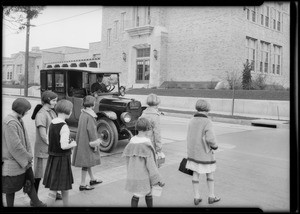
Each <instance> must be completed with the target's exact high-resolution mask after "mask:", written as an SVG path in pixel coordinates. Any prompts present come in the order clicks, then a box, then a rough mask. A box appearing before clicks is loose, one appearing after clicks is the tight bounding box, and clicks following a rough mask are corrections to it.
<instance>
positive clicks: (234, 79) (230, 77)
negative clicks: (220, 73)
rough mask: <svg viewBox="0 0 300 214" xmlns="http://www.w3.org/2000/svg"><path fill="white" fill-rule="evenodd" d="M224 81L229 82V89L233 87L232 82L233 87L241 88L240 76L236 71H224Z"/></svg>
mask: <svg viewBox="0 0 300 214" xmlns="http://www.w3.org/2000/svg"><path fill="white" fill-rule="evenodd" d="M225 73H226V81H227V82H228V84H229V89H233V84H234V89H240V88H241V76H240V75H239V73H238V72H234V71H231V72H228V71H226V72H225Z"/></svg>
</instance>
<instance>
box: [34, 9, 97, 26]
mask: <svg viewBox="0 0 300 214" xmlns="http://www.w3.org/2000/svg"><path fill="white" fill-rule="evenodd" d="M98 10H101V9H97V10H93V11H89V12H85V13H81V14H77V15H74V16H70V17H67V18H63V19H58V20H55V21H52V22H48V23H44V24H40V25H37V26H36V27H40V26H43V25H48V24H52V23H55V22H60V21H63V20H66V19H71V18H74V17H77V16H81V15H84V14H87V13H92V12H95V11H98Z"/></svg>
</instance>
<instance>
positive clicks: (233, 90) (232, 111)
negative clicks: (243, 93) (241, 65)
mask: <svg viewBox="0 0 300 214" xmlns="http://www.w3.org/2000/svg"><path fill="white" fill-rule="evenodd" d="M234 88H235V77H234V78H233V86H232V108H231V115H232V116H233V113H234V95H235V93H234V92H235V89H234Z"/></svg>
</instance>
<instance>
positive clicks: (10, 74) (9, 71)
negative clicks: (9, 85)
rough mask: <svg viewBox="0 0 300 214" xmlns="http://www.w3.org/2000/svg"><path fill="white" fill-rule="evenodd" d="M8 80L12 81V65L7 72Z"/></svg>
mask: <svg viewBox="0 0 300 214" xmlns="http://www.w3.org/2000/svg"><path fill="white" fill-rule="evenodd" d="M6 72H7V73H6V79H7V80H12V74H13V67H12V66H11V65H9V66H7V70H6Z"/></svg>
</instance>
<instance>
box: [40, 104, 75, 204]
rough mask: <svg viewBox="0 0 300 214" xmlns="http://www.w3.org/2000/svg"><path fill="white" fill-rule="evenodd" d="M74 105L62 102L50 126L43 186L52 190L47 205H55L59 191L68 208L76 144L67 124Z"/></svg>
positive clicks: (58, 105) (56, 108)
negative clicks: (71, 138) (72, 159)
mask: <svg viewBox="0 0 300 214" xmlns="http://www.w3.org/2000/svg"><path fill="white" fill-rule="evenodd" d="M72 108H73V104H72V103H71V102H70V101H69V100H60V101H58V102H57V104H56V106H55V111H56V113H57V114H58V115H57V118H54V119H53V120H52V122H51V124H50V126H49V132H48V141H49V147H48V153H49V157H48V160H47V165H46V169H45V174H44V179H43V184H44V185H45V188H49V189H50V191H51V192H50V193H49V195H48V201H47V204H49V205H53V203H54V202H55V200H56V194H57V191H61V192H62V200H63V205H64V206H68V203H69V190H70V189H72V184H73V182H74V179H73V174H72V169H71V148H73V147H75V146H76V142H75V141H72V140H70V129H69V127H68V125H67V124H66V121H65V120H66V119H68V118H69V117H70V116H71V114H72Z"/></svg>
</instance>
